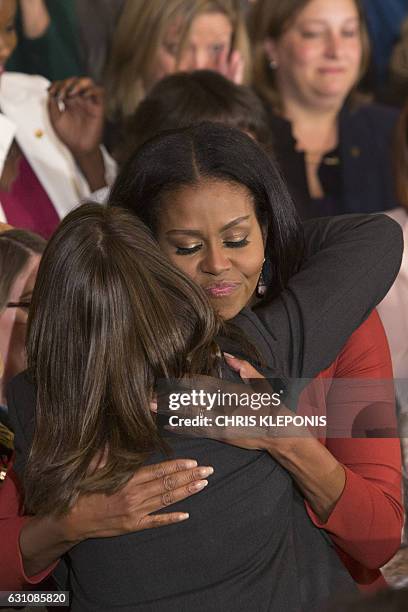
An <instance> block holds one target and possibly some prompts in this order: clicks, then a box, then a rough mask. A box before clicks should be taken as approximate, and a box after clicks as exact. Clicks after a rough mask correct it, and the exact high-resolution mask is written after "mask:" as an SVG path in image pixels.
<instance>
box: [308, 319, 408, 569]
mask: <svg viewBox="0 0 408 612" xmlns="http://www.w3.org/2000/svg"><path fill="white" fill-rule="evenodd" d="M322 376H323V377H327V376H329V377H332V378H335V379H337V378H338V379H342V380H344V379H347V380H349V381H350V379H354V380H353V383H352V384H355V383H356V382H357V381H356V380H355V379H360V381H361V386H360V392H359V395H358V398H357V401H354V407H355V405H358V409H359V415H360V416H359V417H357V418H355V419H354V422H355V423H356V422H359V427H363V428H364V426H366V428H367V430H368V431H370V430H371V435H372V436H375V435H376V433H375V432H376V431H377V430H378V431H380V430H382V431H383V432H384V431H387V430H388V431H393V432H394V433H393V434H392V436H393V437H390V436H389V434H386V435H387V437H382V438H381V437H368V438H367V437H365V438H363V437H360V438H358V437H356V438H351V437H348V438H339V437H338V438H336V437H331V438H328V439H327V440H326V446H327V448H328V449H329V450H330V452H331V453H332V454H333V455H334V456H335V457H336V459H338V461H339V462H340V463H342V464H343V466H344V468H345V470H346V484H345V487H344V490H343V493H342V495H341V496H340V498H339V500H338V502H337V504H336V506H335V507H334V509H333V511H332V513H331V515H330V517H329V519H328V520H327V521H326V522H325V523H322V522H320V521H319V519H318V517H317V516H316V515H315V513H314V512H313V510H312V509H311V508H310V506H309V505H308V504H307V503H306V507H307V511H308V513H309V516H310V517H311V519H312V521H313V523H314V524H315V525H316V526H318V527H321V528H323V529H325V530H326V531H327V532H328V533H329V534H330V535H331V537H332V539H333V541H334V543H335V544H336V545H337V546H338V547H339V548H340V549H341V550H342V551H343V552H344V553H346V554H347V555H349V556H350V557H352V559H353V560H354V561H356V562H358V563H360V564H361V565H362V566H363V567H364V568H367V569H376V568H380V567H381V566H382V565H384V563H386V562H387V561H388V560H389V559H390V558H391V557H392V556H393V555H394V554H395V552H396V551H397V550H398V548H399V546H400V543H401V530H402V525H403V507H402V503H401V486H402V485H401V450H400V441H399V439H398V437H396V431H397V428H396V416H395V402H394V393H393V386H391V385H390V381H391V380H392V366H391V358H390V353H389V348H388V343H387V339H386V336H385V332H384V328H383V326H382V323H381V321H380V319H379V316H378V314H377V312H373V313H372V314H371V315H370V317H369V318H368V319H367V320H366V321H365V322H364V323H363V325H361V326H360V327H359V328H358V329H357V330H356V331H355V332H354V334H353V335H352V336H351V337H350V339H349V341H348V342H347V344H346V345H345V347H344V349H343V350H342V352H341V354H340V355H339V357H338V358H337V360H336V362H335V363H334V364H333V366H332V367H331V368H329V369H328V370H327V371H325V372H324V373H322ZM333 384H334V386H335V381H334V382H333ZM361 390H362V391H361ZM326 401H327V414H328V420H329V418H330V413H333V411H336V412H337V413H338V412H339V411H340V410H342V409H343V410H344V408H345V406H344V404H345V405H346V409H347V408H348V406H347V401H348V400H346V401H344V394H339V393H336V391H334V392H333V393H331V392H330V391H329V393H328V395H327V398H326ZM354 414H355V413H354ZM368 435H370V434H368Z"/></svg>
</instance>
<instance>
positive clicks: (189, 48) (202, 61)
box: [147, 13, 232, 88]
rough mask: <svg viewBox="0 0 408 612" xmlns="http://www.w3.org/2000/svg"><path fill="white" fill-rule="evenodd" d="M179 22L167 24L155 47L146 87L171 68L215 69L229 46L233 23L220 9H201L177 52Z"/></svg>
mask: <svg viewBox="0 0 408 612" xmlns="http://www.w3.org/2000/svg"><path fill="white" fill-rule="evenodd" d="M180 36H181V23H180V21H179V20H177V21H175V22H174V23H172V24H170V26H169V27H168V29H167V31H166V32H165V34H164V37H163V42H162V44H161V46H160V47H159V49H158V51H157V56H156V58H155V61H154V63H153V66H152V69H151V73H150V75H149V77H148V83H147V87H148V88H149V87H152V86H153V85H154V84H155V83H156V82H157V81H159V80H160V79H162V78H163V77H165V76H168V75H169V74H173V73H174V72H178V71H183V72H188V71H192V70H202V69H205V68H207V69H211V70H216V69H217V66H218V62H219V60H220V58H221V57H223V56H224V55H225V54H228V53H229V51H230V48H231V37H232V26H231V23H230V21H229V19H228V17H226V15H224V14H223V13H203V14H202V15H198V16H197V17H196V18H195V19H194V20H193V22H192V24H191V28H190V31H189V33H188V36H187V40H186V42H185V45H184V48H183V49H182V52H181V56H180V57H179V52H180V44H181V41H180Z"/></svg>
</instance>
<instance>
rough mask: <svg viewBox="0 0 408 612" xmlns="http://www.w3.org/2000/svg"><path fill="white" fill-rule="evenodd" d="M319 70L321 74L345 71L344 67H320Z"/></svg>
mask: <svg viewBox="0 0 408 612" xmlns="http://www.w3.org/2000/svg"><path fill="white" fill-rule="evenodd" d="M319 72H320V73H322V74H342V73H343V72H345V68H334V67H331V68H320V69H319Z"/></svg>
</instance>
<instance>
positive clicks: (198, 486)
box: [193, 480, 208, 491]
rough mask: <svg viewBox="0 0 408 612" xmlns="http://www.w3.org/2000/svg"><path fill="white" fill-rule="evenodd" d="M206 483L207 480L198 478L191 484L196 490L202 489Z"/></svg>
mask: <svg viewBox="0 0 408 612" xmlns="http://www.w3.org/2000/svg"><path fill="white" fill-rule="evenodd" d="M207 485H208V480H200V481H199V482H195V483H194V484H193V488H194V489H195V490H196V491H200V490H201V489H204V487H206V486H207Z"/></svg>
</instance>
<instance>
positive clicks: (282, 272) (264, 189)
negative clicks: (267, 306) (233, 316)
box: [109, 122, 303, 300]
mask: <svg viewBox="0 0 408 612" xmlns="http://www.w3.org/2000/svg"><path fill="white" fill-rule="evenodd" d="M202 178H214V179H219V180H224V181H229V182H231V183H234V184H239V185H243V186H245V187H246V188H247V189H248V191H249V192H250V194H251V196H252V198H253V201H254V206H255V212H256V215H257V218H258V221H259V223H260V225H261V227H262V228H263V231H264V233H265V235H266V247H265V255H266V257H267V259H268V260H269V265H268V268H270V278H269V279H266V280H267V291H266V293H265V296H264V300H269V299H271V298H273V297H275V296H276V295H278V294H279V293H280V291H281V290H282V289H283V288H284V287H285V286H286V284H287V282H288V280H289V278H290V277H291V276H292V275H293V274H294V273H295V272H296V271H297V270H298V268H299V265H300V262H301V260H302V256H303V234H302V229H301V225H300V221H299V218H298V216H297V213H296V210H295V207H294V205H293V203H292V201H291V199H290V196H289V194H288V191H287V189H286V186H285V184H284V182H283V180H282V178H281V175H280V173H279V170H278V167H277V165H276V163H275V162H274V161H273V160H271V159H270V158H269V157H268V155H267V154H266V153H265V152H264V151H263V150H262V149H261V147H260V146H259V145H257V144H256V142H255V141H254V140H253V139H252V138H250V137H249V136H247V135H246V134H244V133H243V132H241V131H239V130H237V129H234V128H230V127H227V126H224V125H221V124H217V123H208V122H205V123H202V124H201V125H197V126H192V127H189V128H185V129H180V130H174V131H170V132H164V133H162V134H159V135H158V136H156V137H155V138H153V139H152V140H150V141H148V142H147V143H145V144H144V145H143V146H142V147H140V148H139V149H138V150H137V151H136V152H135V153H134V154H133V156H132V157H131V158H130V159H129V160H128V161H127V162H126V164H125V165H124V166H123V168H122V170H121V172H120V173H119V175H118V177H117V179H116V182H115V183H114V185H113V188H112V191H111V194H110V197H109V205H110V206H122V207H124V208H127V209H128V210H131V211H132V212H133V213H134V214H136V215H138V216H139V217H140V218H141V219H142V220H143V221H144V223H146V225H147V226H148V227H150V228H151V230H152V231H153V233H154V234H157V219H158V215H159V214H160V203H161V198H162V196H163V195H164V194H165V193H166V192H167V193H168V192H169V191H172V190H174V189H176V188H178V187H181V186H183V185H194V184H197V183H199V181H200V180H201V179H202Z"/></svg>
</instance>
